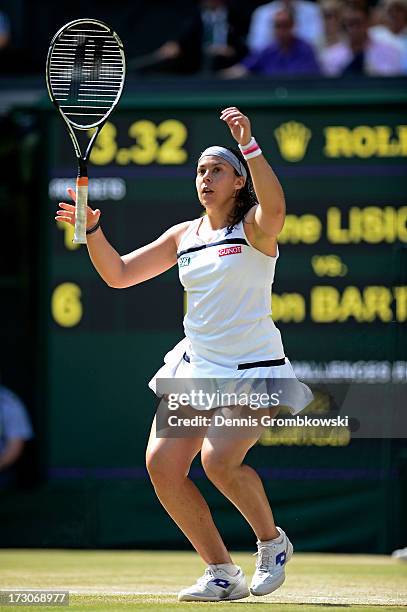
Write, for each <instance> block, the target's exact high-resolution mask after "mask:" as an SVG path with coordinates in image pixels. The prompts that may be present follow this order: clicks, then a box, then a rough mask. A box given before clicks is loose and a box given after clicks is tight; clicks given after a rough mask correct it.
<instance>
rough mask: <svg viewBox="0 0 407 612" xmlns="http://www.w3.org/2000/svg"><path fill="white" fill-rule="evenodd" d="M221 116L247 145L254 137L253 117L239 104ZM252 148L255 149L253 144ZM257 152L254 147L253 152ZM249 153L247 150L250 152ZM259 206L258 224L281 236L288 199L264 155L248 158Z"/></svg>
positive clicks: (234, 134)
mask: <svg viewBox="0 0 407 612" xmlns="http://www.w3.org/2000/svg"><path fill="white" fill-rule="evenodd" d="M220 118H221V119H222V120H223V121H225V122H226V123H227V125H228V127H229V129H230V131H231V133H232V136H233V138H234V139H235V140H236V142H237V143H238V144H239V145H241V146H242V147H243V148H244V147H245V146H246V145H248V144H249V143H250V141H251V138H252V131H251V125H250V120H249V118H248V117H246V116H245V115H243V113H241V112H240V111H239V109H238V108H236V107H235V106H232V107H229V108H225V109H224V110H223V111H222V113H221V116H220ZM252 148H255V145H253V146H252V147H251V148H250V150H251V149H252ZM255 152H256V151H255V150H254V151H253V153H255ZM246 154H247V153H246ZM247 163H248V165H249V169H250V174H251V177H252V180H253V186H254V190H255V192H256V196H257V201H258V203H259V206H258V207H257V210H256V213H255V223H256V225H258V227H259V228H260V229H261V231H262V232H263V233H264V234H267V235H268V236H277V235H278V234H279V233H280V231H281V230H282V228H283V225H284V219H285V199H284V192H283V189H282V187H281V185H280V182H279V180H278V178H277V177H276V175H275V174H274V172H273V170H272V168H271V166H270V165H269V163H268V162H267V160H266V159H265V157H264V156H263V155H257V156H254V157H252V158H250V159H248V160H247Z"/></svg>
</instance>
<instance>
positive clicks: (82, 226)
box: [73, 176, 88, 244]
mask: <svg viewBox="0 0 407 612" xmlns="http://www.w3.org/2000/svg"><path fill="white" fill-rule="evenodd" d="M87 205H88V177H87V176H79V177H78V178H77V179H76V210H75V233H74V237H73V242H74V243H76V244H86V217H87V211H86V208H87Z"/></svg>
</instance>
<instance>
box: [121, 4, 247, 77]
mask: <svg viewBox="0 0 407 612" xmlns="http://www.w3.org/2000/svg"><path fill="white" fill-rule="evenodd" d="M228 4H229V3H228V0H201V1H200V10H199V12H198V13H197V15H196V17H195V18H194V19H192V20H190V21H189V22H188V23H187V24H186V25H185V27H184V30H183V32H182V34H181V35H180V36H179V37H178V38H177V39H174V40H169V41H167V42H166V43H165V44H164V45H162V46H161V47H160V48H159V49H157V50H156V51H155V52H154V53H152V54H149V55H148V56H144V57H142V58H139V59H137V58H136V59H135V60H134V61H133V62H130V69H131V68H132V67H133V68H135V69H139V70H141V71H159V72H172V73H178V74H188V73H189V74H192V73H195V72H198V71H199V70H204V71H208V72H217V71H218V70H222V69H224V68H227V67H228V66H232V65H233V64H235V63H236V62H237V61H239V60H240V59H242V58H243V57H244V56H245V55H246V53H247V47H246V44H245V34H246V31H247V27H248V24H247V21H246V22H245V19H244V16H243V15H241V14H239V13H238V12H236V11H233V10H232V8H230V7H229V6H228Z"/></svg>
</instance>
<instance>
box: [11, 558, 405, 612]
mask: <svg viewBox="0 0 407 612" xmlns="http://www.w3.org/2000/svg"><path fill="white" fill-rule="evenodd" d="M233 559H234V561H235V563H237V564H239V565H241V566H242V568H243V569H244V570H245V572H246V575H247V577H248V579H249V580H250V578H251V575H252V572H253V568H254V564H255V559H254V557H252V556H251V555H250V553H236V554H234V555H233ZM203 570H204V566H203V564H202V562H201V561H200V560H199V558H198V557H197V556H196V555H195V554H193V553H192V552H191V553H189V552H168V551H165V552H163V551H161V552H160V551H155V552H151V551H136V552H133V551H96V552H95V551H69V550H1V551H0V588H1V589H11V588H38V589H40V588H41V589H64V590H69V591H70V607H72V608H75V609H77V610H123V609H126V610H140V611H144V610H146V611H151V610H157V611H163V612H164V611H165V612H166V611H171V612H172V611H173V610H178V611H180V610H188V611H189V610H214V608H216V607H217V606H218V607H221V609H222V610H223V611H229V610H234V611H235V612H245V611H249V610H250V611H251V612H263V611H265V610H269V611H270V612H271V611H280V610H281V612H310V611H311V610H312V611H315V612H321V611H322V610H324V609H326V610H327V612H334V611H340V610H341V611H344V610H347V611H352V610H358V611H359V612H367V611H369V612H371V611H376V612H383V611H384V610H392V611H395V610H402V609H405V606H406V605H407V562H402V561H396V560H393V559H391V558H389V557H385V556H370V555H334V554H305V553H297V554H295V555H294V558H293V560H292V561H291V562H290V563H289V565H288V569H287V580H286V582H285V584H284V585H283V586H282V587H281V588H280V589H279V590H278V591H276V592H275V593H274V594H273V595H268V596H267V597H262V598H257V597H253V596H251V597H250V598H248V599H243V600H239V601H236V602H224V603H187V602H185V603H179V602H177V599H176V593H177V591H178V590H179V589H181V588H183V587H185V586H188V585H189V584H192V583H193V582H194V580H195V579H196V578H197V577H198V576H200V575H201V574H202V573H203ZM236 606H237V607H236ZM0 609H1V610H11V609H12V608H11V607H10V606H0ZM19 609H22V608H21V606H19ZM23 609H26V608H25V607H24V608H23ZM32 609H33V610H38V609H41V610H60V611H61V610H64V609H66V608H64V607H61V606H46V607H45V606H35V607H33V608H32Z"/></svg>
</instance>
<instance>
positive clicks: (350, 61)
mask: <svg viewBox="0 0 407 612" xmlns="http://www.w3.org/2000/svg"><path fill="white" fill-rule="evenodd" d="M343 26H344V29H345V40H343V41H341V42H339V43H337V44H335V45H332V46H330V47H327V48H325V49H323V51H322V52H321V54H320V62H321V66H322V70H323V72H324V74H325V75H327V76H340V75H352V74H354V75H355V74H366V75H374V76H391V75H399V74H402V54H401V52H400V49H399V48H397V47H396V46H395V45H393V44H390V43H388V42H382V41H379V40H375V39H374V38H373V37H371V36H370V35H369V13H368V8H365V7H362V6H361V5H349V6H347V7H345V9H344V13H343Z"/></svg>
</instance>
